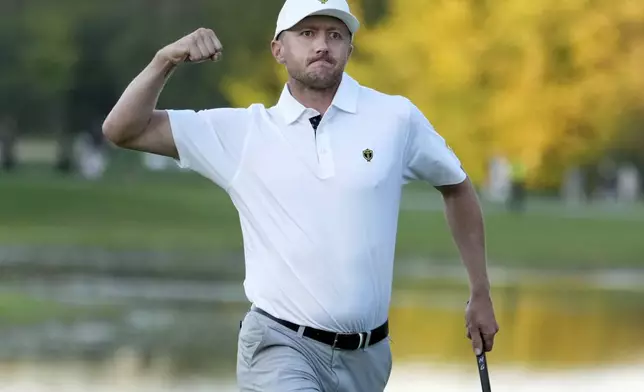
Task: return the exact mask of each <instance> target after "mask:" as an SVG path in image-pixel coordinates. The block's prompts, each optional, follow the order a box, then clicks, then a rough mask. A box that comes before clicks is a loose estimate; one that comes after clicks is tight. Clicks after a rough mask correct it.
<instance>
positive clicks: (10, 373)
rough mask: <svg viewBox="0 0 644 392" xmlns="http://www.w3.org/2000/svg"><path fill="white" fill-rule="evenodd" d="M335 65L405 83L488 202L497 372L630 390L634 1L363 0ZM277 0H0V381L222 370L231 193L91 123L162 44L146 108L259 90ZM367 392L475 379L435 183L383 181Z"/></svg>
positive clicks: (474, 384)
mask: <svg viewBox="0 0 644 392" xmlns="http://www.w3.org/2000/svg"><path fill="white" fill-rule="evenodd" d="M351 4H352V7H353V11H354V12H355V13H356V14H357V15H358V16H359V18H360V19H361V21H362V23H363V26H362V29H361V30H360V31H359V33H358V35H357V37H356V42H355V46H356V51H355V53H354V56H353V58H352V60H351V63H350V65H349V67H348V69H347V71H348V72H349V73H350V74H351V75H352V76H354V77H355V78H356V79H358V80H359V81H360V82H361V83H363V84H364V85H367V86H369V87H373V88H376V89H379V90H381V91H384V92H386V93H390V94H400V95H404V96H407V97H409V98H410V99H411V100H412V101H413V102H414V103H416V104H417V105H418V106H419V107H420V108H421V110H422V111H423V112H424V113H425V115H426V116H427V117H428V118H429V119H430V121H431V122H432V123H433V124H434V126H435V127H436V129H437V130H438V131H439V132H440V133H441V134H442V135H443V136H444V137H445V138H446V139H447V141H448V142H449V144H450V146H451V147H452V148H453V149H454V150H455V151H456V153H457V154H458V155H459V156H460V158H461V159H462V161H463V164H464V166H465V168H466V169H467V171H468V172H469V173H470V175H471V177H472V179H473V180H474V182H475V183H476V186H477V189H478V191H479V193H480V195H481V198H482V200H483V203H484V209H485V215H486V224H487V241H488V255H489V268H490V273H491V279H492V285H493V295H494V301H495V307H496V312H497V318H498V321H499V324H500V326H501V331H500V333H499V335H498V337H497V340H496V346H495V349H494V351H493V352H492V353H490V354H489V355H488V361H489V366H490V373H491V380H492V386H493V389H494V390H495V391H543V390H544V389H545V388H548V390H549V391H552V392H555V391H609V390H610V391H644V333H643V332H644V203H643V198H642V185H641V184H642V179H643V176H642V174H643V172H644V72H642V64H644V4H643V3H642V2H641V1H640V0H566V1H561V0H541V1H534V2H529V1H524V0H503V1H501V0H362V1H353V2H351ZM281 5H282V1H281V0H262V1H251V0H235V1H215V0H186V1H184V2H179V1H174V0H138V1H124V0H114V1H109V2H108V1H92V2H89V1H82V0H58V1H50V0H0V333H1V336H2V339H0V390H1V391H10V392H27V391H29V392H32V391H36V392H39V391H70V392H73V391H96V392H98V391H112V390H120V391H125V392H128V391H137V392H139V391H146V392H147V391H179V390H180V391H185V392H194V391H206V390H208V391H213V390H217V391H229V390H230V391H232V390H235V379H234V368H235V355H236V338H237V329H238V326H239V320H240V319H241V318H242V317H243V315H244V313H245V312H246V310H247V309H248V306H249V304H248V302H247V300H246V298H245V296H244V293H243V290H242V286H241V283H242V279H243V254H242V250H243V247H242V242H241V235H240V231H239V222H238V217H237V214H236V211H235V209H234V207H233V206H232V203H231V202H230V201H229V199H228V198H227V196H226V195H225V194H224V192H223V191H221V190H220V189H219V188H217V187H216V186H214V185H212V184H210V183H208V182H207V181H206V180H205V179H203V178H200V177H198V176H197V175H195V174H194V173H189V172H184V171H180V170H179V169H178V168H177V166H176V165H175V164H174V162H172V161H170V160H168V159H164V158H158V157H154V156H150V155H145V154H141V153H134V152H126V151H118V150H116V149H115V148H113V147H112V146H111V145H110V144H108V143H106V142H105V140H104V139H103V137H102V133H101V123H102V121H103V119H104V118H105V116H106V115H107V113H108V112H109V110H110V109H111V107H112V105H113V104H114V103H115V102H116V100H117V99H118V97H119V95H120V93H121V92H122V91H123V89H124V88H125V87H126V85H127V84H128V83H129V82H130V80H131V79H132V78H134V77H135V76H136V74H137V73H138V72H139V71H140V70H141V69H142V68H143V67H145V66H146V65H147V63H148V62H149V61H150V60H151V58H152V56H153V55H154V53H155V52H156V51H157V50H158V49H160V48H161V47H163V46H165V45H166V44H168V43H170V42H172V41H174V40H176V39H178V38H180V37H181V36H183V35H186V34H188V33H190V32H192V31H194V30H195V29H197V28H199V27H202V26H203V27H209V28H212V29H213V30H215V32H216V33H217V34H218V36H219V38H220V39H221V41H222V42H223V45H224V47H225V55H224V58H223V60H222V61H221V62H219V63H217V64H207V63H206V64H200V65H186V66H183V67H181V68H180V69H179V70H178V71H177V72H176V73H175V74H174V76H173V78H172V79H171V81H170V82H169V83H168V85H167V87H166V89H165V90H164V92H163V94H162V96H161V100H160V107H161V108H192V109H205V108H211V107H219V106H242V107H245V106H248V105H250V104H251V103H253V102H263V103H265V104H267V105H272V104H274V103H275V101H276V99H277V98H278V96H279V93H280V91H281V88H282V85H283V83H284V81H285V78H284V73H283V71H282V70H281V69H280V68H279V67H278V65H277V64H275V62H274V61H273V59H272V58H271V55H270V52H269V40H270V37H271V36H272V32H273V29H274V24H275V20H276V17H277V13H278V12H279V9H280V7H281ZM395 275H396V277H395V282H394V286H395V290H394V295H393V302H392V307H391V323H392V327H391V329H392V338H393V352H394V360H395V364H394V369H393V372H392V376H391V381H390V385H389V387H388V389H387V390H388V391H402V390H404V391H406V392H411V391H421V390H422V391H428V390H432V391H475V390H479V388H480V386H479V381H478V374H477V371H476V365H475V360H474V357H473V355H472V352H471V348H470V346H469V341H468V340H467V339H466V337H465V330H464V326H463V324H464V306H465V301H466V300H467V296H468V287H467V276H466V274H465V270H464V269H463V267H462V266H461V263H460V260H459V257H458V254H457V252H456V249H455V247H454V244H453V243H452V240H451V238H450V235H449V232H448V230H447V226H446V223H445V219H444V217H443V212H442V204H441V200H440V197H439V196H438V195H437V193H436V192H435V191H433V190H432V189H430V187H429V186H427V185H425V184H420V183H419V184H410V185H408V186H407V188H406V189H405V191H404V199H403V203H402V206H401V215H400V228H399V235H398V247H397V260H396V265H395Z"/></svg>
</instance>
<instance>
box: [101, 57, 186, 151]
mask: <svg viewBox="0 0 644 392" xmlns="http://www.w3.org/2000/svg"><path fill="white" fill-rule="evenodd" d="M174 67H175V66H174V65H173V64H172V63H171V62H169V61H167V60H164V59H163V58H161V57H160V56H158V55H157V56H155V57H154V58H153V60H152V61H151V62H150V63H149V64H148V66H147V67H145V68H144V69H143V71H141V73H140V74H139V75H137V77H136V78H134V80H132V82H131V83H130V84H129V85H128V86H127V88H126V89H125V91H124V92H123V94H122V95H121V97H120V98H119V100H118V101H117V103H116V104H115V105H114V108H113V109H112V111H111V112H110V113H109V114H108V116H107V118H106V119H105V122H104V124H103V132H104V134H105V136H107V138H108V139H110V140H111V141H112V142H114V143H116V144H120V143H123V142H126V141H127V140H131V139H133V138H136V137H137V136H139V135H140V134H141V133H142V132H143V131H144V130H145V128H146V126H147V124H148V123H149V121H150V119H151V117H152V113H153V111H154V109H155V108H156V106H157V102H158V100H159V95H160V94H161V91H162V90H163V87H164V85H165V82H166V81H167V79H168V78H169V76H170V74H171V73H172V71H173V70H174Z"/></svg>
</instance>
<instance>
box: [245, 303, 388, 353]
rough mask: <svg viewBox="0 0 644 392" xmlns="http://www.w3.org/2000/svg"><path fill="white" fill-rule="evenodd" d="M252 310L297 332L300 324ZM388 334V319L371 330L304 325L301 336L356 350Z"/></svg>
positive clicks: (344, 348)
mask: <svg viewBox="0 0 644 392" xmlns="http://www.w3.org/2000/svg"><path fill="white" fill-rule="evenodd" d="M253 310H254V311H256V312H257V313H259V314H261V315H264V316H266V317H268V318H269V319H271V320H273V321H275V322H277V323H279V324H281V325H283V326H285V327H286V328H288V329H290V330H292V331H294V332H298V331H299V330H300V326H299V325H297V324H294V323H292V322H290V321H286V320H282V319H278V318H277V317H275V316H273V315H272V314H269V313H268V312H266V311H264V310H262V309H260V308H257V307H253ZM388 335H389V321H385V323H384V324H382V325H381V326H379V327H378V328H376V329H374V330H372V331H371V332H358V333H336V332H330V331H323V330H320V329H315V328H311V327H304V333H303V336H306V337H307V338H311V339H313V340H316V341H318V342H321V343H325V344H328V345H329V346H332V347H333V348H338V349H341V350H358V349H361V348H367V347H368V346H370V345H373V344H376V343H378V342H380V341H381V340H383V339H384V338H386V337H387V336H388Z"/></svg>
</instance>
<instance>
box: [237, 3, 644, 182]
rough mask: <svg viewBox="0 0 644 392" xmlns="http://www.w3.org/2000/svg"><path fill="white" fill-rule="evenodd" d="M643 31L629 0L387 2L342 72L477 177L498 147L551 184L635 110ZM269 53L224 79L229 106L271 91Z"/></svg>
mask: <svg viewBox="0 0 644 392" xmlns="http://www.w3.org/2000/svg"><path fill="white" fill-rule="evenodd" d="M354 3H355V2H354ZM353 9H354V10H358V13H359V14H360V13H361V12H360V10H359V8H357V4H353ZM642 26H644V7H641V5H638V2H636V1H632V0H570V1H560V0H544V1H538V2H527V1H523V0H507V1H501V0H391V1H390V2H389V6H388V14H387V15H386V16H385V17H384V18H382V19H380V21H379V23H377V24H375V25H373V26H363V28H362V29H361V30H360V32H359V33H358V35H357V36H356V42H355V46H356V51H355V53H354V56H353V59H352V60H351V62H350V64H349V66H348V68H347V71H348V72H349V73H350V74H352V75H353V76H354V77H356V78H357V79H358V80H359V81H360V82H361V83H362V84H365V85H368V86H370V87H374V88H376V89H379V90H381V91H384V92H386V93H390V94H400V95H404V96H407V97H409V98H410V99H411V100H412V101H413V102H414V103H415V104H416V105H417V106H419V108H420V109H421V110H422V111H423V112H424V113H425V115H426V116H427V117H428V118H429V119H430V121H431V122H432V123H433V124H434V126H435V127H436V129H437V130H438V131H439V132H440V133H441V134H442V135H444V136H445V137H446V139H447V140H448V142H449V144H450V145H451V146H452V147H453V149H454V150H455V151H456V152H457V154H458V155H459V156H460V157H461V158H462V161H463V163H464V165H465V167H466V168H467V170H468V172H469V174H470V176H471V177H472V178H473V179H474V180H475V182H478V183H481V182H482V181H484V180H485V177H486V167H487V162H488V160H489V159H490V158H491V157H492V156H494V155H496V154H502V155H505V156H507V157H509V158H510V159H513V160H521V161H523V162H524V163H525V164H526V166H527V167H528V168H529V172H530V176H529V180H530V182H531V184H532V185H540V186H553V185H556V184H557V183H558V182H559V180H560V178H561V176H562V174H563V172H564V170H565V169H566V168H567V167H568V166H570V165H574V164H581V163H584V162H586V161H589V160H592V159H593V158H595V157H596V156H597V155H598V154H601V153H603V151H604V148H605V147H606V146H607V145H608V144H610V142H611V140H612V139H613V138H614V137H616V135H617V133H618V131H619V124H620V123H622V122H623V121H621V117H622V116H623V113H625V112H639V111H641V108H642V106H643V105H644V99H642V98H644V73H642V72H641V71H640V70H639V69H640V68H641V67H639V66H638V65H637V64H642V61H643V60H644V28H642ZM269 56H270V55H267V56H265V57H263V58H262V59H261V60H256V63H257V64H258V66H257V70H256V72H253V73H252V74H250V75H249V74H246V75H244V76H243V77H241V78H236V79H233V80H227V81H226V84H225V88H226V91H227V92H228V94H229V97H230V100H231V101H233V102H235V103H237V104H241V105H245V104H247V103H249V102H253V101H259V102H266V101H268V100H269V99H271V100H272V99H273V98H274V97H275V94H276V88H278V87H280V84H281V82H283V81H284V79H285V78H284V74H283V70H282V69H281V67H279V66H278V65H276V64H275V62H274V60H272V58H270V57H269ZM260 70H261V71H260Z"/></svg>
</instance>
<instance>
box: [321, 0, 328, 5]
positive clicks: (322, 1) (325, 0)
mask: <svg viewBox="0 0 644 392" xmlns="http://www.w3.org/2000/svg"><path fill="white" fill-rule="evenodd" d="M318 1H319V2H320V3H322V4H326V2H327V1H329V0H318Z"/></svg>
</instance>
